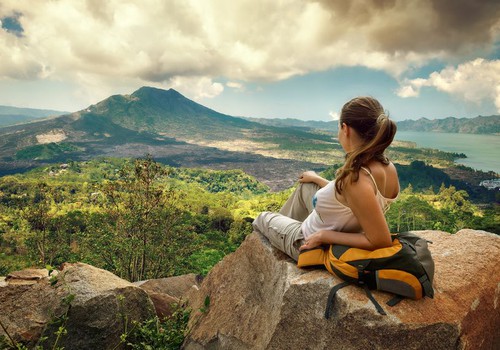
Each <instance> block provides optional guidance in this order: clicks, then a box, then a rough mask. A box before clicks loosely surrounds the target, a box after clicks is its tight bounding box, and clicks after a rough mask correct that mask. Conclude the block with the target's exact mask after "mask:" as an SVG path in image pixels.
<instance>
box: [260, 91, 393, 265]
mask: <svg viewBox="0 0 500 350" xmlns="http://www.w3.org/2000/svg"><path fill="white" fill-rule="evenodd" d="M395 134H396V124H395V123H394V122H393V121H392V120H390V119H389V118H388V117H387V115H386V114H385V112H384V109H383V107H382V105H381V104H380V103H379V102H378V101H377V100H376V99H374V98H371V97H357V98H354V99H352V100H351V101H349V102H347V103H346V104H345V105H344V106H343V107H342V113H341V115H340V120H339V131H338V140H339V143H340V144H341V146H342V148H343V149H344V151H345V152H346V160H345V163H344V165H343V166H342V167H341V168H340V169H339V170H338V171H337V174H336V179H335V181H328V180H326V179H324V178H322V177H321V176H319V175H317V174H316V173H315V172H313V171H306V172H304V173H303V174H301V175H300V177H299V182H300V183H299V186H298V187H297V189H296V190H295V192H294V193H293V194H292V196H291V197H290V198H289V199H288V200H287V202H286V203H285V205H284V206H283V208H281V210H280V212H279V213H272V212H263V213H261V214H260V215H259V216H258V217H257V218H256V219H255V220H254V222H253V226H254V228H255V229H256V230H257V231H259V232H261V233H262V234H264V235H265V236H266V237H267V238H268V239H269V241H270V242H271V243H272V245H273V246H275V247H276V248H278V249H280V250H281V251H283V252H285V253H286V254H287V255H289V256H290V257H292V258H293V259H294V260H298V256H299V250H302V249H312V248H314V247H317V246H319V245H322V244H343V245H348V246H351V247H357V248H362V249H368V250H374V249H377V248H383V247H389V246H391V244H392V241H391V235H390V232H389V227H388V225H387V222H386V220H385V216H384V213H385V211H386V210H387V209H388V207H389V205H390V203H391V202H393V201H394V200H395V199H396V198H397V196H398V193H399V181H398V175H397V172H396V168H395V167H394V164H392V163H391V162H390V161H389V160H388V159H387V157H386V156H385V155H384V151H385V149H386V148H387V147H388V146H389V145H390V144H391V142H392V140H393V139H394V135H395Z"/></svg>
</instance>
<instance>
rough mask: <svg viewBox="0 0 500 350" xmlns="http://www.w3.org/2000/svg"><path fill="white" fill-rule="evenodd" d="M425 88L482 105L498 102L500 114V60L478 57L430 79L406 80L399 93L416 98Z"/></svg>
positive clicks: (436, 74) (401, 95)
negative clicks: (432, 88)
mask: <svg viewBox="0 0 500 350" xmlns="http://www.w3.org/2000/svg"><path fill="white" fill-rule="evenodd" d="M423 87H434V88H436V89H437V90H439V91H443V92H446V93H448V94H450V95H453V96H457V97H459V98H461V99H463V100H465V101H468V102H473V103H478V104H479V103H481V102H483V101H494V103H495V106H496V107H497V110H498V111H499V112H500V60H485V59H482V58H477V59H475V60H473V61H470V62H466V63H462V64H460V65H458V66H457V67H453V66H450V67H446V68H445V69H443V70H441V71H440V72H433V73H431V74H430V75H429V77H428V78H426V79H424V78H418V79H411V80H406V81H405V82H404V83H403V85H402V86H401V88H400V89H399V90H398V92H397V94H398V95H399V96H400V97H416V96H418V95H419V93H420V90H421V89H422V88H423Z"/></svg>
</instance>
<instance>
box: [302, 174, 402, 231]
mask: <svg viewBox="0 0 500 350" xmlns="http://www.w3.org/2000/svg"><path fill="white" fill-rule="evenodd" d="M361 169H363V170H364V171H366V173H367V174H368V175H370V177H371V179H372V181H373V183H374V184H375V188H376V189H377V194H376V197H377V201H378V203H379V204H380V207H381V208H382V210H383V211H384V213H385V212H386V211H387V210H388V209H389V206H390V204H391V203H392V202H394V201H395V200H396V199H397V197H398V196H399V194H398V196H396V198H392V199H391V198H385V197H384V196H383V195H382V193H380V191H379V189H378V187H377V183H376V182H375V179H374V178H373V176H372V174H371V173H370V172H369V171H368V170H367V169H366V168H361ZM312 201H313V207H314V210H313V211H312V212H311V214H309V216H308V217H307V218H306V219H305V220H304V222H303V223H302V226H301V228H302V234H303V235H304V238H306V237H308V236H310V235H312V234H313V233H315V232H317V231H320V230H333V231H340V232H361V231H362V229H361V225H360V224H359V221H358V219H357V218H356V216H354V214H353V212H352V210H351V208H349V207H348V206H346V205H344V204H342V203H340V201H339V200H338V199H337V192H336V191H335V181H331V182H329V183H328V184H327V185H326V186H325V187H323V188H321V189H319V190H318V192H316V194H315V195H314V197H313V200H312Z"/></svg>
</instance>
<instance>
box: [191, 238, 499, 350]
mask: <svg viewBox="0 0 500 350" xmlns="http://www.w3.org/2000/svg"><path fill="white" fill-rule="evenodd" d="M416 233H417V234H418V235H420V236H422V237H424V238H426V239H428V240H430V241H433V244H431V245H430V249H431V252H432V254H433V257H434V260H435V265H436V266H435V267H436V272H435V277H434V289H435V296H434V299H429V298H425V299H422V300H418V301H415V300H403V301H402V302H401V303H399V304H398V305H396V306H394V307H389V306H387V305H385V302H387V301H388V300H389V299H391V298H392V297H393V295H392V294H388V293H383V292H378V291H374V292H373V295H374V296H375V298H376V299H377V300H378V301H379V303H381V305H383V306H384V309H385V311H386V312H387V316H382V315H380V314H378V313H377V311H376V310H375V308H374V306H373V304H372V303H371V302H370V301H369V300H368V298H367V297H366V295H365V293H364V291H363V290H362V289H361V288H358V287H356V286H349V287H346V288H344V289H342V290H340V291H339V292H338V293H337V297H336V302H335V307H334V309H333V312H332V317H331V318H330V319H329V320H326V319H325V318H324V311H325V306H326V300H327V296H328V293H329V291H330V289H331V287H332V286H334V285H336V284H338V283H340V282H341V280H340V279H339V278H337V277H336V276H332V275H330V274H329V273H328V272H327V271H326V270H321V269H312V268H309V269H299V268H297V266H296V264H295V262H294V261H293V260H291V259H289V258H288V257H286V256H285V255H284V254H283V253H281V252H279V251H277V250H276V249H274V248H273V247H271V246H270V244H269V242H268V240H267V239H266V238H264V237H263V236H262V235H260V234H259V233H255V232H254V233H252V234H251V235H249V236H248V237H247V239H246V240H245V242H243V244H242V245H241V246H240V247H239V248H238V249H237V251H236V252H234V253H233V254H230V255H228V256H226V257H225V258H224V259H223V260H222V261H221V262H219V264H217V265H216V266H215V267H214V268H213V269H212V271H211V272H210V273H209V275H208V276H207V277H206V278H205V280H204V281H203V283H202V286H201V288H200V290H199V292H198V293H195V294H193V295H192V296H191V299H190V306H191V308H192V309H193V312H192V314H191V318H190V321H189V327H190V329H191V331H190V333H189V335H188V337H187V338H186V340H185V342H184V345H183V347H184V349H187V350H193V349H194V350H198V349H291V348H294V349H326V348H334V349H401V348H404V349H474V350H476V349H494V348H495V346H498V344H500V332H498V329H500V310H499V308H500V269H499V268H498V266H500V236H496V235H494V234H490V233H487V232H484V231H473V230H461V231H459V232H458V233H456V234H454V235H451V234H448V233H445V232H440V231H418V232H416ZM207 297H208V298H209V300H210V305H209V307H208V309H207V310H205V311H204V312H202V311H200V309H203V305H204V302H205V299H206V298H207Z"/></svg>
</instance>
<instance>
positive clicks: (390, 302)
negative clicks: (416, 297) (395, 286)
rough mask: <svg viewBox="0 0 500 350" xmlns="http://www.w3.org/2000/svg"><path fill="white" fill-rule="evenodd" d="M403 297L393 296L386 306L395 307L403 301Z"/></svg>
mask: <svg viewBox="0 0 500 350" xmlns="http://www.w3.org/2000/svg"><path fill="white" fill-rule="evenodd" d="M403 299H404V297H403V296H401V295H395V296H394V298H392V299H390V300H389V301H388V302H387V303H386V304H387V305H389V306H394V305H397V304H399V302H400V301H401V300H403Z"/></svg>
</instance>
